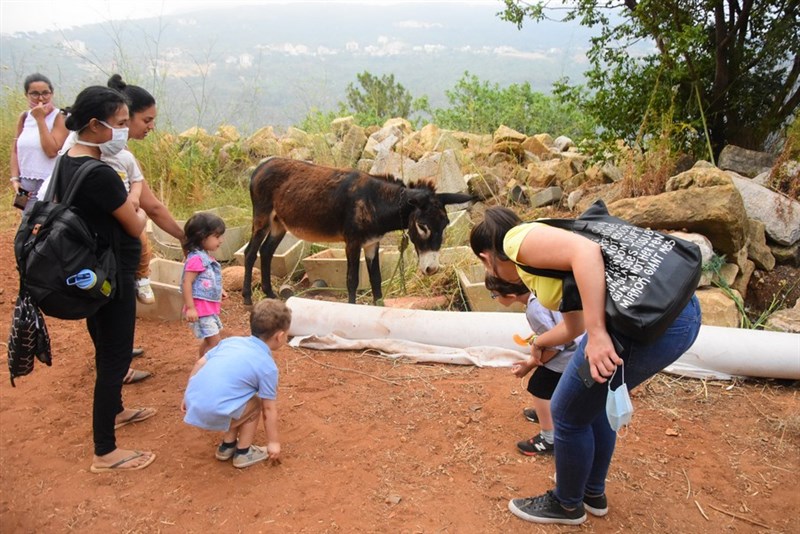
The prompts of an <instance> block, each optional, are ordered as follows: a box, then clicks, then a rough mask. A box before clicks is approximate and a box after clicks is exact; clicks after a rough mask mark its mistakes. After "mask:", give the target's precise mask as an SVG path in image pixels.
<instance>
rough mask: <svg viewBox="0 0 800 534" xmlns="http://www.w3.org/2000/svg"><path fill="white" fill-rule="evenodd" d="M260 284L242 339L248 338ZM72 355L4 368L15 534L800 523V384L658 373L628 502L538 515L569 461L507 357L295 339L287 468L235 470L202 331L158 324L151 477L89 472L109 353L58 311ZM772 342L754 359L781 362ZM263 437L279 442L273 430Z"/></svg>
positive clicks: (640, 401)
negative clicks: (190, 397)
mask: <svg viewBox="0 0 800 534" xmlns="http://www.w3.org/2000/svg"><path fill="white" fill-rule="evenodd" d="M17 220H18V218H17V219H12V218H10V217H5V218H4V220H3V221H2V222H1V223H0V224H2V228H0V247H2V248H1V249H0V252H1V253H0V264H1V265H2V272H3V273H4V276H3V278H2V282H0V331H2V332H3V333H4V334H3V335H5V332H8V328H9V321H10V317H11V309H12V306H13V303H14V299H15V297H16V290H17V282H16V280H17V278H16V274H15V271H14V267H13V250H12V246H11V242H12V238H13V232H14V230H15V228H16V224H17ZM246 317H247V314H246V312H245V311H244V309H243V307H242V304H241V297H240V296H239V295H238V294H234V295H232V296H231V298H230V299H229V300H228V301H226V304H225V306H224V315H223V322H224V324H225V327H226V328H225V331H224V332H225V334H226V335H238V334H245V333H246V324H247V323H246ZM48 326H49V329H50V335H51V337H52V346H53V353H54V356H53V366H52V367H45V366H40V365H39V366H37V368H36V369H35V371H34V372H33V373H32V374H31V375H29V376H27V377H23V378H21V379H19V380H18V382H17V387H16V388H11V386H10V384H9V381H8V371H7V369H6V368H5V366H3V369H2V370H1V371H0V432H1V435H0V460H1V461H0V531H2V532H15V533H29V532H30V533H60V532H98V533H115V532H126V533H132V532H163V533H205V532H209V531H214V532H244V533H257V532H292V533H294V532H308V533H312V532H313V533H318V532H404V533H405V532H408V533H412V532H414V533H416V532H442V533H444V532H447V533H514V532H526V533H527V532H586V533H593V532H596V533H616V532H672V533H684V532H689V533H696V532H708V533H714V532H726V533H730V532H741V533H743V532H786V533H790V532H800V516H798V513H797V510H798V506H799V505H800V490H798V480H800V479H799V478H798V467H799V466H800V415H798V414H800V399H799V398H798V386H797V384H796V383H794V384H790V383H787V382H778V381H765V380H758V381H755V380H752V381H745V382H742V381H739V382H735V383H730V382H703V381H699V380H692V379H679V378H676V377H673V376H669V375H659V376H657V377H655V378H654V379H652V380H651V381H650V382H648V383H647V384H646V385H645V386H643V387H640V388H639V389H638V390H637V391H636V392H635V394H634V405H635V408H636V415H635V418H634V424H633V425H632V427H631V428H630V429H629V431H628V434H627V436H626V437H624V438H621V439H619V442H618V447H617V453H616V456H615V459H614V462H613V464H612V466H611V472H610V474H609V483H608V489H607V492H608V498H609V502H610V513H609V514H608V516H606V517H605V518H600V519H599V518H594V517H592V516H589V520H588V521H587V522H586V523H585V524H584V525H583V526H581V527H556V526H550V527H545V526H538V525H532V524H529V523H525V522H523V521H521V520H519V519H517V518H515V517H513V516H512V515H511V514H510V513H509V512H508V511H507V508H506V506H507V502H508V500H509V499H510V498H512V497H520V496H528V495H536V494H539V493H541V492H543V491H545V490H547V489H549V488H550V487H551V486H552V482H551V477H552V476H553V473H554V465H553V460H552V458H547V457H542V458H528V457H524V456H522V455H520V454H519V453H518V452H517V451H516V448H515V446H514V445H515V443H516V441H518V440H520V439H523V438H528V437H530V436H532V435H533V434H534V433H535V432H536V431H538V427H537V426H536V425H533V424H531V423H529V422H527V421H525V420H524V418H523V417H522V414H521V410H522V408H523V407H525V406H526V405H527V402H528V397H527V393H526V391H525V387H524V384H522V383H521V382H520V381H519V380H518V379H515V378H513V377H512V376H511V374H510V372H509V371H508V370H506V369H478V368H472V367H459V366H443V365H420V364H407V363H397V362H390V361H386V360H384V359H380V358H377V357H373V356H370V355H365V354H358V353H349V352H317V351H310V350H294V349H291V348H283V349H281V350H279V351H277V354H276V358H275V359H276V361H277V363H278V365H279V367H280V371H281V382H280V390H279V391H280V396H279V406H280V431H281V442H282V448H283V457H284V461H283V464H282V465H280V466H276V467H269V466H267V465H265V464H260V465H256V466H253V467H250V468H247V469H244V470H237V469H234V468H233V467H232V466H231V465H230V463H229V462H226V463H223V462H218V461H217V460H215V459H214V455H213V451H214V447H215V445H216V443H217V442H218V440H219V437H220V436H219V435H217V434H213V433H209V432H204V431H201V430H199V429H197V428H194V427H190V426H188V425H186V424H184V423H183V422H182V417H181V413H180V411H179V404H180V401H181V397H182V394H183V390H184V387H185V384H186V379H187V376H188V373H189V371H190V369H191V367H192V365H193V363H194V361H195V359H196V351H197V341H196V340H195V339H194V338H193V337H192V335H191V333H190V332H189V329H188V328H187V327H186V325H185V324H181V323H178V322H175V323H164V322H157V321H148V320H141V321H139V322H138V323H137V330H136V340H137V345H141V346H143V347H145V348H146V353H145V355H144V356H143V357H141V358H138V359H136V360H134V362H135V366H136V367H137V368H141V369H147V370H150V371H152V372H153V373H154V376H153V377H152V378H150V379H148V380H146V381H144V382H141V383H139V384H135V385H130V386H126V387H125V390H124V397H125V401H126V403H127V405H129V406H131V407H137V406H154V407H156V408H158V411H159V413H158V415H157V416H156V417H154V418H152V419H150V420H148V421H146V422H142V423H139V424H133V425H129V426H126V427H124V428H122V429H120V430H119V431H118V441H119V444H120V445H121V446H123V447H128V448H141V449H150V450H153V451H155V452H156V454H157V456H158V458H157V459H156V461H155V463H154V464H153V465H151V466H150V467H148V468H147V469H145V470H143V471H137V472H131V473H113V474H102V475H96V474H92V473H90V472H89V465H90V462H91V457H92V446H91V426H90V416H91V391H92V387H93V381H94V368H93V363H92V357H91V353H92V349H91V342H90V340H89V336H88V335H87V334H86V331H85V328H84V324H83V323H82V322H66V321H59V320H55V319H48ZM768 356H769V348H768V347H765V353H764V354H754V355H753V357H768ZM261 432H262V433H261V434H260V440H259V441H264V434H263V430H262V431H261Z"/></svg>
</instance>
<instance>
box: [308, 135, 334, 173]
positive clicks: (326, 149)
mask: <svg viewBox="0 0 800 534" xmlns="http://www.w3.org/2000/svg"><path fill="white" fill-rule="evenodd" d="M308 139H309V144H308V146H307V148H308V149H309V150H311V161H313V162H314V163H316V164H317V165H326V166H328V167H331V166H335V165H337V161H336V158H335V157H334V155H333V149H332V147H331V143H330V141H333V142H335V141H336V139H335V138H332V139H328V137H327V136H325V135H321V134H309V136H308Z"/></svg>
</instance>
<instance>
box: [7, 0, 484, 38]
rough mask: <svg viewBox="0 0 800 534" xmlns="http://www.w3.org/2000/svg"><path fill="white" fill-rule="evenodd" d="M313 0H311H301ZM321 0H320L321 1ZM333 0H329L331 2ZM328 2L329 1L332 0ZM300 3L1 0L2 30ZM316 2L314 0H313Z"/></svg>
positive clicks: (392, 0)
mask: <svg viewBox="0 0 800 534" xmlns="http://www.w3.org/2000/svg"><path fill="white" fill-rule="evenodd" d="M301 1H310V0H301ZM318 1H319V0H318ZM330 1H331V0H328V2H330ZM334 1H337V2H339V3H369V4H412V3H425V1H424V0H417V1H401V0H349V1H348V0H334ZM436 1H437V2H440V3H444V2H449V3H470V4H498V5H499V3H500V2H499V0H474V1H470V0H436ZM328 2H326V3H328ZM269 3H298V0H293V1H291V2H289V1H288V0H52V1H43V0H0V33H14V32H19V31H48V30H58V29H63V28H68V27H71V26H78V25H81V24H92V23H96V22H103V21H107V20H126V19H137V18H146V17H157V16H159V15H172V14H175V13H180V12H182V11H194V10H197V9H204V8H215V7H231V8H233V7H234V6H236V5H242V4H249V5H257V4H269ZM310 3H313V0H311V1H310Z"/></svg>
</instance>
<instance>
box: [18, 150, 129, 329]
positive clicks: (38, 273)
mask: <svg viewBox="0 0 800 534" xmlns="http://www.w3.org/2000/svg"><path fill="white" fill-rule="evenodd" d="M101 165H105V164H104V163H102V162H100V161H99V160H96V159H91V160H89V161H87V162H85V163H84V164H83V165H81V166H80V168H79V169H78V171H77V173H76V174H75V176H74V177H73V178H72V181H71V182H70V184H69V186H68V187H67V190H66V191H65V192H64V199H63V200H62V201H61V202H58V201H57V200H56V199H55V192H56V191H57V190H58V185H59V182H60V180H61V177H60V175H61V157H59V158H58V159H57V160H56V164H55V168H54V169H53V176H52V178H51V183H50V187H49V189H48V191H47V194H46V195H45V197H44V200H41V201H38V202H36V203H35V204H34V205H33V207H32V208H31V210H30V212H28V213H27V214H26V215H25V216H24V217H23V218H22V223H21V224H20V226H19V229H18V230H17V234H16V236H15V237H14V255H15V256H16V259H17V270H18V271H19V277H20V286H21V288H24V289H25V290H27V292H28V293H30V295H31V297H32V298H33V300H34V302H35V303H36V305H37V306H39V308H40V309H41V310H42V312H44V314H45V315H49V316H52V317H57V318H59V319H85V318H86V317H89V316H91V315H93V314H94V313H95V312H96V311H97V310H98V309H99V308H100V307H101V306H103V305H104V304H106V303H108V302H109V301H110V300H111V299H112V298H114V293H115V292H116V288H117V280H116V274H117V261H116V255H115V253H114V246H111V247H109V248H107V249H105V250H99V248H98V246H97V239H96V236H95V235H94V233H92V232H91V231H90V230H89V227H88V226H87V225H86V223H85V222H84V220H83V219H82V218H81V216H80V214H79V210H77V209H76V208H74V207H73V206H72V201H73V199H74V198H75V195H76V194H77V193H78V189H79V188H80V185H81V183H82V182H83V180H84V178H85V177H86V176H87V175H88V174H89V173H90V172H91V171H92V170H94V169H95V168H97V167H99V166H101ZM115 232H116V230H115ZM115 237H116V234H115ZM83 269H89V270H91V271H93V272H94V273H95V275H96V276H97V280H96V283H95V284H94V286H93V287H92V288H90V289H81V288H80V287H78V286H77V285H69V284H67V278H69V277H71V276H73V275H75V274H77V273H79V272H80V271H81V270H83Z"/></svg>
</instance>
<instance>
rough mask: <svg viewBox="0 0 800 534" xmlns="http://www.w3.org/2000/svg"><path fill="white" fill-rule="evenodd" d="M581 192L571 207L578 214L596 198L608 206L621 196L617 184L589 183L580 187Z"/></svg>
mask: <svg viewBox="0 0 800 534" xmlns="http://www.w3.org/2000/svg"><path fill="white" fill-rule="evenodd" d="M581 191H582V194H581V196H580V197H579V198H578V200H577V202H576V203H575V206H574V207H573V208H572V209H573V210H574V211H576V212H578V214H580V213H583V212H584V211H586V209H587V208H589V206H591V205H592V204H594V203H595V202H596V201H598V200H602V201H603V202H605V203H606V206H610V205H611V204H612V203H614V202H616V201H617V200H619V199H621V198H622V191H621V188H620V186H619V184H600V185H590V186H584V187H582V188H581Z"/></svg>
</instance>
